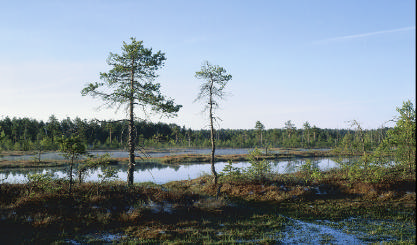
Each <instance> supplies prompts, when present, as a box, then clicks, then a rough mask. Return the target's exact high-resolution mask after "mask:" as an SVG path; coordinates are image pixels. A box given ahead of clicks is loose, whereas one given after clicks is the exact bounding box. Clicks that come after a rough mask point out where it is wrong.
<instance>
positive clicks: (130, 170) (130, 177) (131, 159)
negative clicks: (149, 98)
mask: <svg viewBox="0 0 417 245" xmlns="http://www.w3.org/2000/svg"><path fill="white" fill-rule="evenodd" d="M132 63H133V61H132ZM132 67H133V64H132ZM133 78H134V73H133V69H132V77H131V80H130V105H129V116H130V118H129V168H128V170H127V185H128V186H131V185H133V172H134V171H135V140H134V135H133V127H134V114H133V106H134V104H133V102H134V101H133V90H134V87H133Z"/></svg>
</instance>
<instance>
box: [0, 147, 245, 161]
mask: <svg viewBox="0 0 417 245" xmlns="http://www.w3.org/2000/svg"><path fill="white" fill-rule="evenodd" d="M252 150H253V149H246V148H228V149H217V150H216V155H232V154H248V152H250V151H252ZM210 152H211V149H172V150H166V151H158V152H147V153H146V155H147V156H149V157H164V156H170V155H180V154H210ZM89 153H90V154H92V155H99V156H101V155H103V154H106V153H109V154H110V155H111V157H114V158H125V157H129V153H128V152H127V151H90V152H89ZM136 154H137V155H139V154H140V153H139V152H136ZM37 157H38V156H37V155H22V156H0V160H3V159H4V160H8V161H27V160H33V159H34V158H36V159H37ZM41 159H42V160H64V159H65V158H64V157H63V156H62V154H61V153H59V152H46V153H42V154H41Z"/></svg>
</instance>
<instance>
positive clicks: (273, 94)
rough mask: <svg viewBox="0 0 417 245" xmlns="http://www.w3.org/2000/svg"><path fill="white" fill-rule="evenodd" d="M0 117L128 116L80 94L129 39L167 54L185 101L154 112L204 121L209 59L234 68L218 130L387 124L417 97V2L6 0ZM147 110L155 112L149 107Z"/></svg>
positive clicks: (190, 123)
mask: <svg viewBox="0 0 417 245" xmlns="http://www.w3.org/2000/svg"><path fill="white" fill-rule="evenodd" d="M0 6H1V7H0V54H1V55H0V84H1V89H0V117H6V116H9V117H30V118H35V119H41V120H47V119H48V117H49V116H50V115H51V114H54V115H56V116H57V117H58V118H59V119H62V118H66V117H71V118H75V117H76V116H78V117H80V118H82V119H84V118H86V119H91V118H98V119H101V120H105V119H107V120H108V119H121V118H124V117H125V116H126V114H125V112H124V111H123V110H120V111H119V112H117V113H115V110H114V109H101V110H97V108H98V107H99V106H100V104H101V101H100V100H98V99H93V98H89V97H82V96H81V94H80V91H81V89H82V88H83V87H84V86H85V85H86V84H87V83H89V82H93V81H98V79H99V73H100V72H106V71H108V70H109V67H108V66H107V64H106V59H107V56H108V54H109V52H113V53H118V52H120V47H121V46H122V42H123V41H129V38H130V37H136V39H137V40H143V41H144V45H145V46H146V47H152V48H153V50H155V51H157V50H161V51H162V52H165V53H166V57H167V61H166V63H165V67H164V68H163V69H162V70H160V72H159V75H160V76H159V79H158V82H160V83H161V90H162V92H163V93H164V94H165V95H166V96H168V97H171V98H173V99H175V101H176V102H177V103H178V104H181V105H183V108H182V109H181V111H180V113H179V114H178V117H177V118H174V119H164V118H161V117H160V116H158V115H153V116H150V117H149V118H147V119H148V120H151V121H153V122H157V121H164V122H167V123H176V124H178V125H180V126H185V127H187V128H193V129H200V128H206V127H207V126H208V125H207V124H208V123H207V120H206V117H207V116H206V115H205V114H202V113H201V111H202V108H203V105H201V104H199V103H193V101H194V99H195V98H196V96H197V94H198V90H199V85H200V84H201V82H202V81H200V80H198V79H196V78H195V77H194V74H195V72H196V71H198V70H199V69H200V66H201V64H202V62H203V61H204V60H207V61H209V62H210V63H212V64H216V65H220V66H223V67H224V68H225V69H226V70H227V71H228V72H229V73H230V74H231V75H232V76H233V79H232V80H231V81H230V82H229V84H228V86H227V90H228V92H229V96H228V97H227V98H226V99H225V100H224V101H222V102H221V107H220V109H219V110H218V111H217V114H218V116H219V117H220V118H221V119H222V121H219V127H220V128H236V129H237V128H241V129H249V128H254V127H255V122H256V121H258V120H259V121H261V122H262V123H263V124H264V125H265V127H266V128H282V127H284V123H285V122H286V121H288V120H291V121H292V122H293V123H294V124H295V125H296V127H298V128H300V127H302V125H303V123H304V122H306V121H308V122H309V123H310V124H311V125H316V126H317V127H319V128H348V127H349V123H348V121H350V120H357V121H358V122H360V123H361V124H362V126H363V127H364V128H378V127H380V126H381V125H385V126H390V124H389V123H386V122H387V121H388V120H390V119H392V118H393V117H394V116H395V115H397V113H396V110H395V108H396V107H398V106H401V105H402V102H403V101H405V100H408V99H410V100H412V101H413V103H414V102H415V93H416V85H415V82H416V72H415V58H416V57H415V55H416V50H415V46H416V38H415V37H416V34H415V18H416V13H415V10H416V6H415V1H412V0H400V1H393V0H390V1H384V0H367V1H362V0H338V1H334V0H328V1H327V0H316V1H311V0H305V1H302V0H294V1H286V0H270V1H267V0H258V1H254V0H252V1H249V0H246V1H245V0H228V1H224V0H222V1H217V0H214V1H202V0H193V1H192V0H188V1H185V0H184V1H177V0H156V1H128V0H123V1H99V0H96V1H92V0H80V1H19V0H17V1H1V0H0ZM136 112H137V114H138V116H139V117H141V118H145V116H144V115H143V114H141V111H140V110H137V111H136Z"/></svg>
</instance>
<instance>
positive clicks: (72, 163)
mask: <svg viewBox="0 0 417 245" xmlns="http://www.w3.org/2000/svg"><path fill="white" fill-rule="evenodd" d="M73 166H74V157H71V164H70V183H69V194H70V195H71V192H72V168H73Z"/></svg>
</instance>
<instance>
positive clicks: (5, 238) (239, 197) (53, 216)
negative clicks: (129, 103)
mask: <svg viewBox="0 0 417 245" xmlns="http://www.w3.org/2000/svg"><path fill="white" fill-rule="evenodd" d="M399 173H404V172H402V171H401V169H389V171H388V172H387V173H385V174H384V175H383V176H382V178H381V181H380V182H378V183H374V182H371V181H366V179H359V180H358V181H355V182H352V181H351V180H350V179H349V177H348V176H347V173H346V172H345V170H343V169H340V170H331V171H328V172H323V173H321V174H322V175H321V177H320V178H316V179H311V176H308V171H304V172H303V171H301V172H298V173H294V174H280V175H270V176H268V178H266V179H263V180H262V181H260V180H254V179H249V178H246V179H245V178H243V179H242V178H240V179H237V180H233V179H231V180H227V181H224V182H223V183H222V184H223V185H222V187H221V192H220V193H221V194H220V197H219V198H215V196H216V194H217V193H216V191H215V189H214V188H213V186H212V185H211V181H210V180H211V178H210V176H203V177H201V178H198V179H194V180H185V181H176V182H170V183H167V184H164V185H156V184H154V183H150V182H148V183H141V184H135V185H133V186H132V187H131V188H128V187H127V186H126V185H125V183H123V182H117V181H110V182H106V183H83V184H79V185H75V186H74V189H73V192H72V194H71V195H69V194H68V192H67V189H68V183H67V182H66V181H61V182H60V181H58V180H53V179H49V178H46V179H42V178H40V179H35V181H32V183H28V184H6V183H4V184H1V185H0V227H1V229H0V240H1V241H2V242H5V243H8V242H9V243H54V242H65V241H70V240H74V239H75V240H74V241H79V242H81V243H85V242H87V241H92V240H94V242H98V243H100V242H105V237H106V236H104V235H103V236H93V238H91V234H96V233H100V234H102V233H104V234H121V235H120V236H117V239H118V241H119V242H132V243H147V242H148V243H172V244H203V243H212V244H225V243H226V244H233V243H249V244H271V243H272V244H273V243H277V242H278V241H280V239H281V238H284V237H285V236H286V234H285V231H286V227H290V226H291V225H292V222H291V220H289V219H288V218H286V217H291V218H295V219H298V220H303V221H307V222H313V223H317V224H322V225H327V226H330V227H333V228H335V229H338V230H341V231H343V232H345V233H348V234H353V235H355V236H356V237H358V238H359V239H361V240H362V241H366V242H380V241H386V242H410V243H413V242H414V239H415V202H416V196H415V177H413V176H412V175H404V174H403V175H400V174H399ZM42 181H44V182H42ZM58 187H59V188H58ZM91 239H92V240H91ZM332 239H334V238H333V237H331V236H330V235H326V234H323V235H322V237H321V238H320V241H322V242H323V243H326V242H328V243H331V242H332V241H333V240H332Z"/></svg>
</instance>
